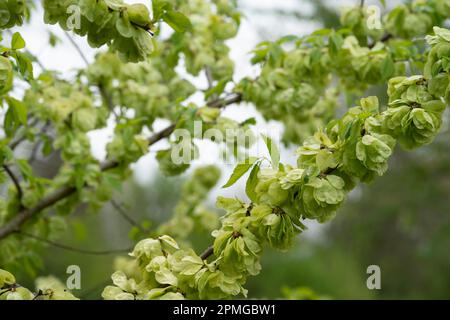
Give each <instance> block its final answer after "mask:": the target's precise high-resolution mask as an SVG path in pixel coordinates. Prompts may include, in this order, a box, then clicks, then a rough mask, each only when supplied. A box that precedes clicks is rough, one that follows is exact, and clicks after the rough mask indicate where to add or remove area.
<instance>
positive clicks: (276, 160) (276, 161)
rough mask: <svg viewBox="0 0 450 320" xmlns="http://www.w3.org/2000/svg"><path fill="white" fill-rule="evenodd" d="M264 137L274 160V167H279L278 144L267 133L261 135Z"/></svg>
mask: <svg viewBox="0 0 450 320" xmlns="http://www.w3.org/2000/svg"><path fill="white" fill-rule="evenodd" d="M261 136H262V138H263V139H264V142H265V144H266V146H267V150H268V151H269V154H270V159H271V160H272V168H275V169H276V168H278V165H279V164H280V151H279V150H278V147H277V145H276V144H275V143H274V142H273V140H272V139H271V138H269V137H267V136H265V135H261Z"/></svg>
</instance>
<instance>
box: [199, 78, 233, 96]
mask: <svg viewBox="0 0 450 320" xmlns="http://www.w3.org/2000/svg"><path fill="white" fill-rule="evenodd" d="M230 80H231V79H230V78H225V79H222V80H220V81H219V82H218V83H217V85H216V86H215V87H213V88H211V89H209V90H208V91H206V92H205V99H206V100H208V99H209V98H211V96H214V95H215V96H219V95H221V94H222V93H223V91H224V90H225V87H226V85H227V83H228V82H229V81H230Z"/></svg>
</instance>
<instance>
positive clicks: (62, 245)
mask: <svg viewBox="0 0 450 320" xmlns="http://www.w3.org/2000/svg"><path fill="white" fill-rule="evenodd" d="M17 234H19V235H21V236H25V237H27V238H31V239H35V240H38V241H40V242H43V243H46V244H49V245H51V246H53V247H55V248H59V249H64V250H67V251H72V252H77V253H82V254H90V255H108V254H116V253H124V252H130V251H131V250H132V249H133V248H126V249H115V250H100V251H95V250H86V249H79V248H74V247H72V246H68V245H64V244H60V243H57V242H54V241H51V240H48V239H45V238H42V237H39V236H36V235H34V234H30V233H25V232H22V231H19V232H17Z"/></svg>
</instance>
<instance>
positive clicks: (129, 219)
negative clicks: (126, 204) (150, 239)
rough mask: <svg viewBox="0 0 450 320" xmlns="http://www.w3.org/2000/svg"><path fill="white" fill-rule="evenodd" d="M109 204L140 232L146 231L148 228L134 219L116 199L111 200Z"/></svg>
mask: <svg viewBox="0 0 450 320" xmlns="http://www.w3.org/2000/svg"><path fill="white" fill-rule="evenodd" d="M111 205H112V206H113V207H114V209H116V211H117V212H118V213H119V214H120V215H121V216H122V218H124V219H125V220H126V221H127V222H128V223H129V224H130V225H131V226H133V227H136V228H138V229H139V230H140V231H141V232H144V233H146V232H148V231H149V230H147V229H145V228H143V227H142V226H141V225H140V224H139V223H138V222H137V221H136V220H134V219H133V218H132V217H130V216H129V215H128V214H127V213H126V212H125V210H124V209H123V207H122V206H121V205H120V204H118V203H117V202H116V200H114V199H113V200H111Z"/></svg>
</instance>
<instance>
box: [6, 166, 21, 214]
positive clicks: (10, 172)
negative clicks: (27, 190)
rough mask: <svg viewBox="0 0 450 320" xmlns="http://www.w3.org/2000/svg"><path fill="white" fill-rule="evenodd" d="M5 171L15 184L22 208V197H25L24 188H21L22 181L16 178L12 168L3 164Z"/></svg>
mask: <svg viewBox="0 0 450 320" xmlns="http://www.w3.org/2000/svg"><path fill="white" fill-rule="evenodd" d="M2 167H3V169H4V170H5V171H6V173H7V174H8V176H9V178H10V179H11V181H12V182H13V184H14V186H15V187H16V189H17V199H18V200H19V203H20V206H21V207H22V196H23V191H22V187H21V186H20V181H19V179H18V178H17V177H16V175H15V174H14V172H12V170H11V168H10V167H9V166H8V165H6V164H3V165H2Z"/></svg>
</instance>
